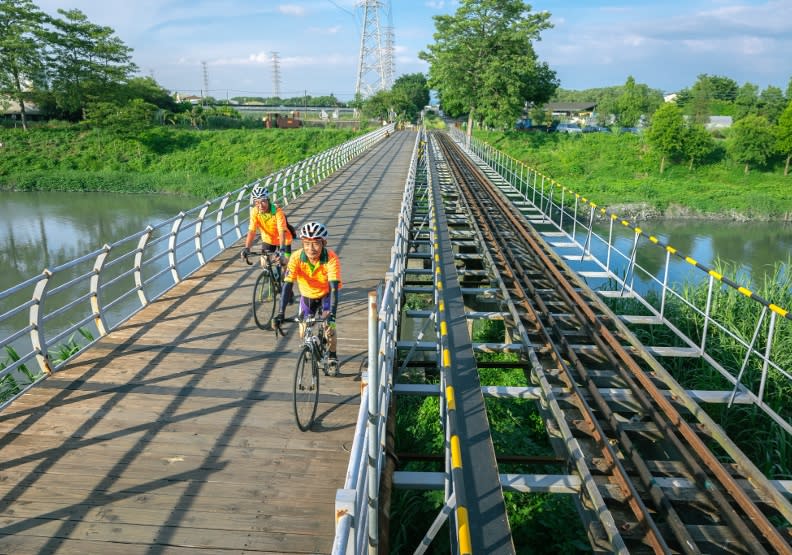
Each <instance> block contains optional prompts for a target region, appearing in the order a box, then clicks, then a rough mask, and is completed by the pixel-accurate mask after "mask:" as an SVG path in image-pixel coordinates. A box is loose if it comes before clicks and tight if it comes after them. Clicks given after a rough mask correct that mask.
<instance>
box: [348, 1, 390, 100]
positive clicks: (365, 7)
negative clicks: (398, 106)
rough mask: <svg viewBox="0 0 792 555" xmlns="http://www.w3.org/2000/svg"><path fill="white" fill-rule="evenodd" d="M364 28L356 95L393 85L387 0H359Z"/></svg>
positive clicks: (367, 94)
mask: <svg viewBox="0 0 792 555" xmlns="http://www.w3.org/2000/svg"><path fill="white" fill-rule="evenodd" d="M358 6H359V7H360V8H361V11H362V20H363V32H362V33H361V36H360V58H359V61H358V75H357V82H356V84H355V95H358V94H359V95H361V96H363V97H366V96H370V95H372V94H374V93H376V92H378V91H383V90H387V89H389V88H390V87H391V85H393V73H394V66H393V44H394V38H393V37H394V34H393V24H392V16H391V3H390V0H361V2H360V4H359V5H358Z"/></svg>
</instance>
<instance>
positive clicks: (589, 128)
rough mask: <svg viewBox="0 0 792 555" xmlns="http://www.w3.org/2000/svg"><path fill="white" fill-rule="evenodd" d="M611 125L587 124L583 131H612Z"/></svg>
mask: <svg viewBox="0 0 792 555" xmlns="http://www.w3.org/2000/svg"><path fill="white" fill-rule="evenodd" d="M610 132H611V130H610V127H603V126H601V125H587V126H585V127H584V128H583V133H610Z"/></svg>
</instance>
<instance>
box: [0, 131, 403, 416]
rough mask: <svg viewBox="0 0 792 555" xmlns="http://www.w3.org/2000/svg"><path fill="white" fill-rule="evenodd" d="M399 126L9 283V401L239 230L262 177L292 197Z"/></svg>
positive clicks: (1, 390)
mask: <svg viewBox="0 0 792 555" xmlns="http://www.w3.org/2000/svg"><path fill="white" fill-rule="evenodd" d="M392 131H393V124H390V125H387V126H383V127H381V128H379V129H377V130H375V131H372V132H370V133H367V134H366V135H362V136H360V137H357V138H355V139H352V140H350V141H347V142H346V143H344V144H342V145H339V146H337V147H333V148H330V149H328V150H326V151H324V152H321V153H319V154H316V155H314V156H311V157H310V158H307V159H305V160H302V161H300V162H298V163H295V164H292V165H290V166H288V167H286V168H283V169H281V170H279V171H277V172H275V173H273V174H271V175H268V176H266V177H263V178H261V179H257V180H256V181H253V182H251V183H248V184H246V185H243V186H242V187H240V188H239V189H236V190H234V191H231V192H229V193H226V194H225V195H223V196H220V197H218V198H215V199H213V200H210V201H206V202H205V203H204V204H202V205H199V206H196V207H194V208H192V209H190V210H188V211H186V212H181V213H179V214H178V215H176V216H174V217H173V218H170V219H168V220H165V221H163V222H160V223H158V224H157V225H154V226H148V227H147V228H146V229H144V230H142V231H140V232H138V233H135V234H133V235H130V236H129V237H125V238H123V239H120V240H118V241H116V242H114V243H112V244H105V245H104V246H102V247H101V248H99V249H97V250H95V251H93V252H90V253H87V254H85V255H83V256H81V257H79V258H76V259H74V260H71V261H69V262H67V263H65V264H62V265H60V266H57V267H56V268H51V269H45V270H44V271H43V272H42V273H41V274H39V275H37V276H33V277H31V278H29V279H27V280H25V281H23V282H22V283H19V284H18V285H15V286H13V287H11V288H8V289H6V290H5V291H2V292H0V302H1V303H2V306H3V312H2V313H1V314H0V323H2V324H3V326H4V328H5V329H14V331H13V332H12V333H11V334H10V335H8V336H7V337H5V338H2V339H0V360H2V362H0V410H1V409H2V408H4V407H5V406H7V405H8V404H9V403H10V402H11V401H12V400H13V399H15V398H16V397H18V396H19V395H21V394H22V393H24V392H25V391H27V390H28V389H29V388H30V387H32V386H33V385H35V384H36V383H38V382H39V381H41V380H43V379H45V378H46V377H47V376H49V375H50V374H52V372H54V371H57V370H58V369H59V368H60V367H62V366H63V365H64V364H66V363H67V362H68V361H69V360H71V359H72V358H73V357H74V356H75V355H76V354H77V353H78V352H81V351H82V350H84V349H85V348H87V347H89V346H91V345H93V344H94V343H95V342H96V341H98V340H99V338H101V337H102V336H104V335H106V334H107V333H109V332H110V331H111V330H113V329H114V328H116V327H118V326H119V325H120V324H122V323H124V322H125V321H127V320H128V319H129V318H131V317H132V316H133V315H134V314H136V313H137V312H138V311H140V310H141V309H142V308H144V307H145V306H147V305H148V304H149V303H150V302H152V301H153V300H155V299H157V298H158V297H160V296H161V295H162V294H163V293H165V292H166V291H167V290H169V289H170V288H172V287H173V286H175V285H176V284H178V283H179V282H181V281H182V280H183V279H184V278H185V277H187V276H189V275H191V274H192V273H194V272H195V271H196V270H198V269H199V268H200V267H201V266H203V265H204V264H206V262H207V261H209V260H211V259H213V258H214V257H216V256H217V255H218V254H220V252H222V251H223V250H224V249H225V248H226V247H227V246H228V245H230V244H231V243H234V242H235V241H237V240H238V239H240V238H241V237H242V236H243V234H245V233H246V231H247V230H246V229H244V227H243V226H245V224H246V223H247V220H248V218H249V211H248V208H249V206H250V201H249V192H250V190H251V189H252V188H253V187H254V186H256V185H258V184H265V185H267V186H268V187H269V188H270V191H271V195H272V197H273V198H274V199H275V200H276V201H277V202H279V203H281V204H283V205H287V204H288V203H289V202H290V201H292V200H294V199H295V198H297V197H298V196H299V195H301V194H302V193H304V192H305V191H307V190H308V189H310V188H311V187H313V186H314V185H316V184H317V183H319V182H320V181H321V180H322V179H324V178H325V177H327V176H328V175H330V174H331V173H333V172H335V171H336V170H337V169H339V168H341V167H342V166H344V165H346V164H347V163H348V162H350V161H351V160H352V159H353V158H355V157H356V156H358V155H359V154H360V153H362V152H364V151H365V150H367V149H369V148H370V147H371V146H373V145H374V144H376V143H377V142H379V141H380V140H382V139H383V138H384V137H385V136H386V134H389V133H391V132H392ZM6 307H10V308H6ZM26 315H27V317H28V319H27V323H25V320H24V317H25V316H26ZM78 336H81V337H82V339H78ZM2 357H5V359H4V360H3V358H2Z"/></svg>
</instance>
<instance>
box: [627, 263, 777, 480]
mask: <svg viewBox="0 0 792 555" xmlns="http://www.w3.org/2000/svg"><path fill="white" fill-rule="evenodd" d="M791 265H792V260H789V259H788V260H786V261H785V264H784V265H781V264H777V265H776V266H775V271H774V272H771V273H770V274H768V275H767V277H766V278H765V279H764V281H763V282H761V283H758V284H756V286H755V287H751V290H752V291H753V292H754V293H755V294H757V295H759V296H761V297H763V298H765V299H771V300H772V302H774V303H775V304H777V305H779V306H782V307H790V306H792V274H790V273H789V270H788V268H790V267H791ZM784 268H786V270H784ZM715 270H716V271H717V272H719V273H721V274H723V275H738V274H739V271H738V270H739V268H738V266H737V265H736V264H730V263H724V262H722V261H717V262H716V263H715ZM749 287H750V285H749ZM681 294H682V295H683V297H684V298H685V299H687V300H688V301H689V302H691V303H694V304H696V305H697V306H699V307H701V306H704V305H705V303H706V302H707V298H708V296H709V285H708V283H707V282H706V281H703V282H701V283H699V284H697V285H690V284H686V285H684V286H683V287H682V290H681ZM650 302H653V303H654V304H655V306H658V304H659V300H657V299H656V298H655V299H651V298H650ZM762 310H763V307H762V305H761V304H759V303H758V302H756V301H755V300H753V299H750V298H748V297H746V296H745V295H743V294H742V293H740V292H738V291H737V290H735V289H732V288H730V287H726V286H721V287H720V288H717V289H716V291H715V294H714V295H713V300H712V307H711V311H712V317H713V318H714V319H715V320H717V321H718V322H720V323H721V324H723V325H725V326H726V327H727V328H728V329H730V330H733V331H734V332H735V333H736V334H737V336H738V337H740V338H741V339H742V340H743V341H744V342H745V343H750V342H751V339H752V337H753V334H754V331H755V328H756V325H757V323H758V322H759V317H760V314H761V312H762ZM666 317H667V318H668V319H669V320H670V321H672V322H673V323H674V324H675V325H676V326H677V327H678V328H679V329H680V330H681V331H682V332H683V333H685V334H686V335H688V337H691V338H692V339H693V341H694V342H696V343H697V342H699V341H701V329H702V327H703V326H702V324H703V321H702V315H701V313H700V312H698V311H694V310H690V309H689V308H687V306H686V305H684V304H683V303H681V302H678V301H672V302H670V303H668V304H667V305H666ZM768 320H769V318H768V317H765V319H764V321H763V326H762V327H761V328H760V333H759V336H758V337H757V343H756V345H759V346H762V347H760V348H759V350H760V351H762V350H763V348H764V347H763V346H764V345H766V344H767V338H768V331H769V326H768ZM788 323H789V322H787V321H785V320H780V323H779V324H778V325H777V326H776V327H775V332H774V337H773V345H772V357H773V360H774V361H775V362H776V363H777V364H778V365H779V366H780V367H781V368H789V367H790V366H791V365H792V326H789V325H787V324H788ZM634 331H636V333H637V335H638V337H639V339H641V340H642V341H645V340H646V333H647V332H646V331H645V328H644V329H643V330H641V329H638V328H636V329H635V330H634ZM650 341H651V344H652V345H666V344H670V341H671V334H670V332H668V331H666V333H664V334H663V333H658V332H655V334H654V336H653V337H651V338H650ZM707 353H708V355H710V356H711V357H713V358H714V359H715V360H716V361H717V362H718V363H720V364H721V365H722V366H723V367H724V368H727V369H731V371H732V372H735V373H736V372H737V371H738V369H740V368H741V367H742V364H743V361H744V359H745V348H744V347H743V346H742V345H741V344H740V343H738V342H737V341H736V340H735V339H734V338H733V337H732V336H731V335H730V334H727V333H725V332H722V331H720V329H719V328H716V327H714V326H710V327H709V331H708V333H707ZM665 366H666V367H667V368H668V369H669V371H670V372H671V374H672V376H673V377H674V378H675V379H676V380H677V381H678V382H679V383H680V384H681V385H682V386H683V387H684V388H685V389H702V390H730V389H732V385H731V383H728V382H727V381H726V380H725V379H724V378H723V377H722V376H721V375H720V374H719V373H717V372H716V371H714V370H713V369H712V368H711V367H710V366H709V365H708V364H707V363H706V362H703V361H701V362H700V363H697V362H695V361H691V360H684V361H683V360H680V359H676V360H669V361H668V363H667V364H666V365H665ZM762 367H763V361H762V359H761V358H759V357H757V356H753V357H751V358H750V359H749V364H748V366H747V368H746V370H745V373H744V374H743V377H742V383H743V384H744V385H746V386H747V387H749V388H750V389H751V390H752V391H754V392H757V391H758V389H759V384H760V381H761V380H762V376H763V369H762ZM764 401H765V403H767V405H768V406H769V407H770V408H771V409H772V410H774V411H775V412H776V413H778V414H780V415H781V417H782V418H787V419H788V418H789V417H790V415H792V384H790V381H789V380H788V379H787V378H786V377H784V376H783V375H781V374H780V373H779V372H777V371H774V370H770V371H769V372H768V374H767V379H766V381H765V397H764ZM703 407H704V409H705V410H706V411H707V413H708V414H709V415H710V416H711V417H712V418H713V419H715V421H716V422H718V424H719V425H720V426H721V427H722V428H723V429H724V430H725V432H726V434H727V435H728V437H729V438H730V439H732V440H733V441H735V443H736V444H737V445H738V447H739V448H740V449H741V450H742V451H744V452H745V453H747V454H749V456H750V457H751V459H752V460H753V461H755V462H757V466H759V468H760V470H761V471H762V472H763V473H764V474H765V475H766V476H767V477H769V478H771V479H786V478H788V477H789V476H790V475H792V441H790V439H789V435H788V434H787V433H786V432H785V431H783V430H781V429H780V428H779V427H778V426H777V425H776V424H775V423H774V422H772V421H770V420H769V419H768V418H767V417H766V416H765V415H764V413H763V412H762V411H761V410H758V409H756V408H755V407H753V406H745V405H734V406H732V407H727V406H726V405H722V404H706V405H703Z"/></svg>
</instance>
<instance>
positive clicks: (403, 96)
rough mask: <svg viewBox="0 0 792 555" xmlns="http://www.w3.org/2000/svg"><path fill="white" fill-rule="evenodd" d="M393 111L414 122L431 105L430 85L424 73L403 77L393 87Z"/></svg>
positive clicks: (400, 116)
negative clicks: (425, 107)
mask: <svg viewBox="0 0 792 555" xmlns="http://www.w3.org/2000/svg"><path fill="white" fill-rule="evenodd" d="M391 95H392V101H393V109H394V111H395V112H396V114H397V116H398V117H399V118H401V119H405V120H409V121H414V120H415V119H416V118H417V117H418V114H420V113H421V111H422V110H423V109H424V106H426V105H427V104H429V85H428V84H427V83H426V76H425V75H424V74H423V73H411V74H406V75H402V76H401V77H399V78H398V79H396V81H394V83H393V87H391Z"/></svg>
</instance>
